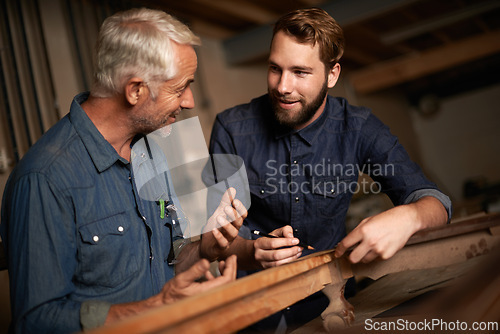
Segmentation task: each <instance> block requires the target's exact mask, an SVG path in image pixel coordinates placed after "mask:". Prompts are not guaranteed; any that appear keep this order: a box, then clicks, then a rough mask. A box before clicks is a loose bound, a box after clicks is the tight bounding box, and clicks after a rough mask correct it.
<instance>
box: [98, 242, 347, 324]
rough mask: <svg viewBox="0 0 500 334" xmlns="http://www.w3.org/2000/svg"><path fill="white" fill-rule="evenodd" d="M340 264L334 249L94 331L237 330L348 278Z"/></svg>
mask: <svg viewBox="0 0 500 334" xmlns="http://www.w3.org/2000/svg"><path fill="white" fill-rule="evenodd" d="M332 266H333V267H332ZM337 266H338V265H337V260H336V259H335V258H334V256H333V253H332V252H331V251H325V252H322V253H318V254H314V255H313V256H309V257H306V258H304V259H302V260H300V261H297V262H294V263H290V264H287V265H286V266H281V267H275V268H271V269H267V270H263V271H260V272H258V273H256V274H253V275H250V276H246V277H243V278H241V279H238V280H236V281H234V282H231V283H229V284H227V285H224V286H222V287H219V288H216V289H213V290H210V291H207V292H206V293H203V294H200V295H197V296H193V297H190V298H186V299H184V300H181V301H179V302H177V303H175V304H171V305H166V306H163V307H159V308H156V309H154V310H151V311H149V312H145V313H143V314H141V315H139V316H135V317H131V318H129V319H127V320H125V321H123V322H119V323H116V324H112V325H109V326H104V327H101V328H98V329H96V330H95V331H92V333H93V334H99V333H101V334H104V333H106V334H112V333H113V334H114V333H116V334H121V333H153V332H154V333H157V332H161V333H214V334H215V333H217V334H218V333H233V332H236V331H238V330H240V329H243V328H245V327H247V326H249V325H251V324H252V323H255V322H257V321H258V320H261V319H263V318H265V317H266V316H269V315H271V314H273V313H276V312H277V311H279V310H282V309H284V308H285V307H287V306H289V305H292V304H294V303H295V302H297V301H299V300H301V299H304V298H306V297H307V296H309V295H311V294H313V293H315V292H317V291H320V290H321V289H323V288H324V287H325V286H326V285H327V284H331V283H333V282H332V277H333V278H337V280H338V281H340V280H343V278H342V277H339V273H340V269H338V267H337ZM335 272H337V276H335V275H332V273H335Z"/></svg>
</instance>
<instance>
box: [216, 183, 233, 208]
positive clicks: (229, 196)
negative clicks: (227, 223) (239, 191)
mask: <svg viewBox="0 0 500 334" xmlns="http://www.w3.org/2000/svg"><path fill="white" fill-rule="evenodd" d="M235 196H236V189H234V188H233V187H231V188H229V189H227V190H226V191H225V192H224V194H223V195H222V199H221V201H220V205H219V206H225V205H231V203H232V202H233V200H234V197H235Z"/></svg>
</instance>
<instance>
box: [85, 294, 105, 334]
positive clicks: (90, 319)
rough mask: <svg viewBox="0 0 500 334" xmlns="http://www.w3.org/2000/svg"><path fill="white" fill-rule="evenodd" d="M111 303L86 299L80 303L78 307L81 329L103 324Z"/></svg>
mask: <svg viewBox="0 0 500 334" xmlns="http://www.w3.org/2000/svg"><path fill="white" fill-rule="evenodd" d="M110 307H111V303H108V302H103V301H98V300H88V301H84V302H83V303H82V306H81V307H80V323H81V324H82V328H83V330H89V329H94V328H97V327H100V326H102V325H104V322H105V321H106V317H107V316H108V312H109V308H110Z"/></svg>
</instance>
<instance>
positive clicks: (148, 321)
mask: <svg viewBox="0 0 500 334" xmlns="http://www.w3.org/2000/svg"><path fill="white" fill-rule="evenodd" d="M452 225H453V224H452ZM452 225H447V226H442V227H440V228H439V229H437V230H441V231H443V233H444V234H442V235H448V233H447V232H446V231H447V230H449V229H450V228H451V229H453V230H454V232H453V233H451V234H452V235H451V236H448V237H445V238H444V239H440V238H439V233H438V231H437V230H435V229H433V230H432V233H427V232H426V231H423V232H419V233H417V234H416V236H414V237H412V240H413V243H412V244H411V245H410V246H408V247H405V248H403V249H402V250H401V251H399V252H398V253H396V255H394V256H393V257H392V258H391V259H389V260H385V261H375V262H372V263H369V264H357V265H350V263H349V262H348V260H347V259H346V257H345V256H344V257H341V258H335V257H334V255H333V253H334V251H333V250H327V251H322V252H318V253H315V254H311V255H309V256H306V257H304V258H302V259H300V260H298V261H296V262H292V263H289V264H286V265H283V266H279V267H275V268H271V269H266V270H263V271H260V272H258V273H255V274H253V275H250V276H246V277H244V278H241V279H238V280H236V281H234V282H231V283H229V284H227V285H224V286H221V287H219V288H216V289H213V290H210V291H207V292H205V293H202V294H200V295H197V296H192V297H189V298H186V299H184V300H181V301H179V302H177V303H175V304H171V305H166V306H162V307H159V308H156V309H153V310H150V311H148V312H145V313H143V314H140V315H138V316H134V317H130V318H129V319H126V320H124V321H122V322H118V323H115V324H111V325H108V326H104V327H101V328H98V329H96V330H94V331H92V332H91V333H92V334H114V333H116V334H119V333H120V334H121V333H124V332H130V333H184V332H194V333H198V332H202V333H217V334H219V333H233V332H236V331H238V330H240V329H243V328H245V327H247V326H249V325H250V324H253V323H255V322H257V321H259V320H261V319H263V318H265V317H267V316H269V315H271V314H273V313H276V312H277V311H279V310H282V309H284V308H286V307H287V306H289V305H292V304H294V303H295V302H297V301H299V300H301V299H304V298H306V297H307V296H309V295H312V294H313V293H315V292H317V291H320V290H322V289H324V288H325V287H326V286H327V285H328V286H329V287H332V285H335V286H334V287H333V289H330V291H329V293H327V295H328V297H329V298H331V297H332V296H331V293H332V292H333V293H335V292H340V291H341V288H342V286H343V284H344V283H345V280H346V279H347V278H348V277H351V276H352V275H353V273H354V274H355V275H363V276H367V277H375V278H377V277H381V276H382V275H385V274H387V273H393V272H399V271H405V270H413V269H423V268H435V267H439V266H445V265H450V264H453V263H458V262H464V261H467V260H468V259H469V258H472V257H475V256H481V255H484V254H486V253H487V251H489V252H490V254H491V253H492V251H493V250H495V251H498V248H499V247H500V235H498V234H495V233H491V229H492V228H494V227H499V226H500V215H495V216H493V218H492V219H491V220H488V221H481V224H477V223H473V224H472V225H474V226H475V228H473V232H471V233H467V231H469V230H470V229H469V227H467V226H466V225H467V222H465V223H463V224H461V225H460V226H465V227H464V228H465V229H466V230H467V231H466V230H464V229H463V228H461V227H459V228H455V227H454V226H452ZM464 233H465V234H464ZM436 238H438V239H436ZM415 239H416V240H415ZM471 245H477V252H476V253H471V254H470V255H468V253H467V251H468V250H469V248H470V249H472V248H471ZM440 254H446V255H442V256H439V255H440ZM333 297H335V298H331V300H332V302H333V303H334V304H336V305H333V307H330V306H332V304H331V305H330V306H329V307H328V308H327V310H328V312H326V310H325V312H326V313H325V312H324V318H325V319H331V320H332V323H333V324H334V325H341V326H344V323H343V321H342V319H341V314H342V312H343V311H344V310H345V309H342V308H343V307H344V306H345V304H343V303H335V302H336V301H338V299H339V295H338V294H337V295H334V296H333ZM338 311H341V312H340V316H339V312H338ZM329 312H330V313H329ZM332 314H333V316H332V317H330V315H332ZM339 321H340V322H339Z"/></svg>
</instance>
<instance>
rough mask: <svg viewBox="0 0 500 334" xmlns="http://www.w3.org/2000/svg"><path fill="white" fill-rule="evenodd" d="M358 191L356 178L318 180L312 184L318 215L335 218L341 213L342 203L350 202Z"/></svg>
mask: <svg viewBox="0 0 500 334" xmlns="http://www.w3.org/2000/svg"><path fill="white" fill-rule="evenodd" d="M357 189H358V185H357V180H356V179H354V178H338V177H329V178H325V179H320V180H317V181H316V182H315V183H314V184H312V192H313V194H314V195H315V196H314V201H315V203H316V206H317V209H318V215H319V216H321V217H327V218H333V217H334V216H335V215H336V214H338V213H339V209H338V208H339V206H340V205H341V201H342V202H343V201H347V202H349V201H350V199H351V197H352V195H353V194H354V193H355V192H356V191H357ZM334 201H335V203H334ZM347 205H348V204H347Z"/></svg>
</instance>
